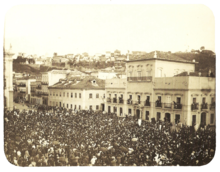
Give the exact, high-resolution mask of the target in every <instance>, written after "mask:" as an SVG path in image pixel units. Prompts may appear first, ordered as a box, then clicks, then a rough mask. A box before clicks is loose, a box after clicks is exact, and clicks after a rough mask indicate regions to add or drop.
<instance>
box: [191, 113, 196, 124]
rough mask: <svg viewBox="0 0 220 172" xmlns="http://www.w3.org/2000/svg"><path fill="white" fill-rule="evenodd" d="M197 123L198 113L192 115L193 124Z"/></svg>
mask: <svg viewBox="0 0 220 172" xmlns="http://www.w3.org/2000/svg"><path fill="white" fill-rule="evenodd" d="M194 125H196V115H193V116H192V126H194Z"/></svg>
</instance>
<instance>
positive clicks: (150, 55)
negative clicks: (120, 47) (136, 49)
mask: <svg viewBox="0 0 220 172" xmlns="http://www.w3.org/2000/svg"><path fill="white" fill-rule="evenodd" d="M156 52H157V58H155V59H163V60H168V61H179V62H191V63H192V61H187V60H184V59H182V58H181V57H179V56H176V55H174V54H172V53H168V52H162V51H156ZM154 53H155V51H153V52H150V53H147V54H144V55H129V60H130V61H135V60H144V59H152V58H154Z"/></svg>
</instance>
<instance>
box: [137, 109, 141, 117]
mask: <svg viewBox="0 0 220 172" xmlns="http://www.w3.org/2000/svg"><path fill="white" fill-rule="evenodd" d="M136 115H137V118H138V119H140V117H141V114H140V110H139V109H137V110H136Z"/></svg>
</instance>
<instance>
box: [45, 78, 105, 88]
mask: <svg viewBox="0 0 220 172" xmlns="http://www.w3.org/2000/svg"><path fill="white" fill-rule="evenodd" d="M93 80H95V81H96V84H92V81H93ZM71 81H72V82H71ZM69 82H70V83H69ZM48 88H49V89H53V88H55V89H65V88H66V89H101V90H103V89H105V80H101V79H98V78H96V77H94V76H86V77H72V78H69V79H68V80H60V82H58V83H56V84H54V85H52V86H50V87H48Z"/></svg>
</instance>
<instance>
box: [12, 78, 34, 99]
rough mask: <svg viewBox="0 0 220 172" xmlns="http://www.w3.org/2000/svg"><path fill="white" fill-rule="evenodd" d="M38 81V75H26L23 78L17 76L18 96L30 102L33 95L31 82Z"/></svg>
mask: <svg viewBox="0 0 220 172" xmlns="http://www.w3.org/2000/svg"><path fill="white" fill-rule="evenodd" d="M35 81H36V76H25V77H22V78H17V80H16V82H17V83H16V84H17V92H18V96H19V97H20V98H21V97H22V98H23V99H25V100H26V101H28V102H30V96H31V82H35Z"/></svg>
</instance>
